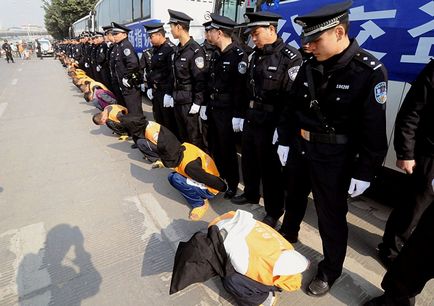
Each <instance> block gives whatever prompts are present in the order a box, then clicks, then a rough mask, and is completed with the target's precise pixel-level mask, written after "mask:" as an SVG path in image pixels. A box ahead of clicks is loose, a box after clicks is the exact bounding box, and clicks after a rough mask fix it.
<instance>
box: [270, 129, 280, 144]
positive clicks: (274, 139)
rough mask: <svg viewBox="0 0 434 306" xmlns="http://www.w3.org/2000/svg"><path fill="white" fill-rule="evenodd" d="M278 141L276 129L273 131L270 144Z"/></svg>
mask: <svg viewBox="0 0 434 306" xmlns="http://www.w3.org/2000/svg"><path fill="white" fill-rule="evenodd" d="M278 140H279V134H278V133H277V129H275V130H274V134H273V141H272V142H271V143H272V144H276V143H277V141H278Z"/></svg>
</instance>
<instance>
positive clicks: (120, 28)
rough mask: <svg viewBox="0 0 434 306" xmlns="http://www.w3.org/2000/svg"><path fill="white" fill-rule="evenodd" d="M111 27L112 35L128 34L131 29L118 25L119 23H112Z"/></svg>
mask: <svg viewBox="0 0 434 306" xmlns="http://www.w3.org/2000/svg"><path fill="white" fill-rule="evenodd" d="M112 27H113V29H112V32H113V33H128V32H129V31H131V29H129V28H127V27H125V26H123V25H120V24H119V23H116V22H114V21H113V22H112Z"/></svg>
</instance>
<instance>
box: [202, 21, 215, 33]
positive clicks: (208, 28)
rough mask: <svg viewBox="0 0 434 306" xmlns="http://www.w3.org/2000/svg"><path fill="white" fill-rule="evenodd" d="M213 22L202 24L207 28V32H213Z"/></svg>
mask: <svg viewBox="0 0 434 306" xmlns="http://www.w3.org/2000/svg"><path fill="white" fill-rule="evenodd" d="M211 23H212V21H207V22H205V23H202V25H203V26H204V27H205V31H209V30H211V29H212V28H213V27H212V26H211Z"/></svg>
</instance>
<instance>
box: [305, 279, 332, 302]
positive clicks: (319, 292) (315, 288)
mask: <svg viewBox="0 0 434 306" xmlns="http://www.w3.org/2000/svg"><path fill="white" fill-rule="evenodd" d="M329 291H330V286H329V283H328V282H326V281H323V280H322V279H319V278H318V277H315V278H314V279H313V280H312V281H311V282H310V284H309V286H308V287H307V294H308V295H310V296H316V297H320V296H323V295H325V294H326V293H327V292H329Z"/></svg>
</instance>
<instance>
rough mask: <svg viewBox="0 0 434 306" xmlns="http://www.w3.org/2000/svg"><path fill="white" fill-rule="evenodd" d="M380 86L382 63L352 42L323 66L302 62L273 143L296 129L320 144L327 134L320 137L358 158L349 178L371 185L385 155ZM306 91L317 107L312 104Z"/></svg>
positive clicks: (285, 141) (292, 134)
mask: <svg viewBox="0 0 434 306" xmlns="http://www.w3.org/2000/svg"><path fill="white" fill-rule="evenodd" d="M309 71H311V73H312V74H311V76H312V81H311V82H310V81H308V79H309ZM312 84H313V86H312ZM309 85H311V87H310V89H309ZM386 86H387V73H386V70H385V68H384V66H383V65H382V63H381V62H379V61H378V60H377V59H376V58H375V57H374V56H372V55H371V54H369V53H368V52H366V51H364V50H363V49H362V48H360V47H359V45H358V43H357V41H355V40H351V42H350V45H349V47H348V48H347V49H346V50H344V51H343V52H342V53H340V54H338V55H335V56H333V57H332V58H330V59H328V60H326V61H324V62H318V61H317V60H316V59H315V57H311V58H309V59H307V60H306V61H305V62H304V63H303V65H302V66H301V69H300V71H299V73H298V75H297V78H296V80H295V82H294V84H293V87H292V90H291V92H290V95H289V101H290V103H291V104H290V105H289V109H290V110H289V109H288V108H287V109H286V111H285V112H284V122H285V124H286V126H285V125H283V126H281V127H280V128H279V143H280V144H282V145H288V144H289V141H290V139H295V137H296V135H300V134H301V132H302V131H301V130H304V131H308V132H309V133H310V134H311V136H312V135H314V134H315V135H316V136H317V137H316V138H317V139H318V140H314V139H313V136H312V139H310V140H309V141H311V142H324V139H320V138H327V137H328V136H327V137H324V136H323V135H332V136H330V140H331V143H336V144H337V145H342V144H344V143H346V144H349V145H351V147H352V150H353V152H354V156H358V159H357V161H356V162H355V165H354V170H353V171H354V173H353V177H354V178H356V179H360V180H364V181H372V179H373V177H374V172H375V170H376V168H378V166H380V165H381V163H382V162H383V159H384V157H385V155H386V152H387V137H386V113H385V109H386V107H385V106H386V105H385V103H386V99H387V87H386ZM312 89H313V95H315V97H314V99H316V100H317V101H318V103H312V100H314V99H312V96H311V93H310V92H311V91H310V90H312ZM288 110H289V111H288ZM284 126H285V127H284ZM318 135H319V136H318ZM336 135H339V136H336ZM338 143H340V144H338Z"/></svg>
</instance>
